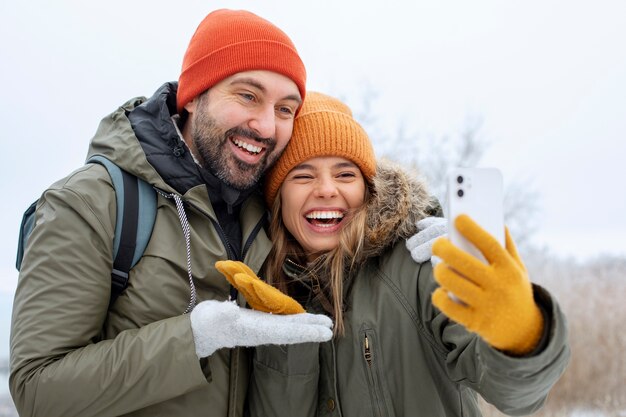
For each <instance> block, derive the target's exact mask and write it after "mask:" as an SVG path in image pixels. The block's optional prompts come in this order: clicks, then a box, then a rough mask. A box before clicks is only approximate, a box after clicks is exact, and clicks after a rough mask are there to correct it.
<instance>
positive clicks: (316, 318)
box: [281, 313, 333, 329]
mask: <svg viewBox="0 0 626 417" xmlns="http://www.w3.org/2000/svg"><path fill="white" fill-rule="evenodd" d="M281 317H282V320H284V321H285V322H294V323H305V324H318V325H320V326H326V327H328V328H329V329H332V327H333V321H332V320H331V319H330V317H328V316H325V315H324V314H311V313H300V314H289V315H284V316H281Z"/></svg>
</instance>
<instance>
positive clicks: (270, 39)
mask: <svg viewBox="0 0 626 417" xmlns="http://www.w3.org/2000/svg"><path fill="white" fill-rule="evenodd" d="M252 70H268V71H274V72H277V73H279V74H282V75H284V76H286V77H288V78H291V79H292V80H293V82H295V83H296V85H297V86H298V90H300V95H301V96H302V98H303V99H304V95H305V85H306V70H305V68H304V64H303V63H302V60H301V59H300V56H299V55H298V51H296V47H295V46H294V44H293V42H291V39H289V37H288V36H287V35H286V34H285V33H284V32H283V31H282V30H280V29H279V28H277V27H276V26H274V25H273V24H272V23H270V22H268V21H267V20H265V19H263V18H261V17H259V16H257V15H255V14H253V13H250V12H248V11H245V10H227V9H220V10H216V11H214V12H211V13H209V14H208V15H207V16H206V17H205V18H204V20H203V21H202V22H201V23H200V25H199V26H198V28H197V29H196V33H194V35H193V36H192V38H191V41H190V42H189V47H188V48H187V52H185V57H184V58H183V68H182V72H181V74H180V78H179V79H178V94H177V99H176V104H177V108H178V112H179V113H180V112H181V111H182V109H183V107H185V104H187V103H188V102H190V101H191V100H193V99H194V98H195V97H196V96H198V95H199V94H201V93H203V92H204V91H206V90H207V89H209V88H210V87H212V86H213V85H215V84H217V83H218V82H220V81H221V80H223V79H224V78H227V77H229V76H231V75H233V74H236V73H238V72H242V71H252Z"/></svg>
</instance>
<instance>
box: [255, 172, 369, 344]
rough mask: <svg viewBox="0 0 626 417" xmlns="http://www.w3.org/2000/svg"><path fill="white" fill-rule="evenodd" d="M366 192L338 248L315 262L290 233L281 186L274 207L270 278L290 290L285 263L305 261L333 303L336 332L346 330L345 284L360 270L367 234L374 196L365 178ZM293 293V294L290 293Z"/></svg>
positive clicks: (302, 263) (347, 224)
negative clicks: (284, 268)
mask: <svg viewBox="0 0 626 417" xmlns="http://www.w3.org/2000/svg"><path fill="white" fill-rule="evenodd" d="M365 184H366V187H365V196H364V199H363V204H362V205H361V207H359V208H357V209H355V210H354V211H353V212H352V213H351V216H350V219H349V220H348V222H347V223H346V224H345V225H344V226H343V228H342V229H341V231H340V235H339V244H338V245H337V247H336V248H334V249H332V250H330V251H328V252H326V253H323V254H321V255H320V256H319V257H318V258H317V259H316V260H315V261H314V262H312V263H310V264H307V256H306V255H307V253H306V252H305V251H304V249H303V248H302V246H300V244H299V243H298V242H297V240H296V239H295V238H294V237H293V236H292V235H291V233H289V231H288V230H287V228H286V227H285V224H284V223H283V219H282V202H281V196H280V194H281V193H280V190H279V192H278V194H277V196H276V199H275V200H274V204H273V205H272V208H271V221H270V238H271V239H272V242H273V245H272V250H271V251H270V254H269V257H268V261H267V262H266V264H265V277H266V279H267V282H269V283H270V284H271V285H273V286H275V287H276V288H278V289H279V290H281V291H282V292H284V293H286V294H288V293H289V292H288V284H289V282H290V281H291V278H290V277H288V276H287V275H286V274H285V272H284V270H283V265H284V263H285V261H286V260H287V259H290V260H291V261H293V262H295V263H296V264H299V265H302V266H304V267H305V269H306V274H308V275H310V276H311V278H312V279H316V280H318V281H319V282H320V287H321V290H322V291H323V292H324V295H325V296H327V297H328V299H329V301H330V305H331V310H332V311H329V313H330V314H331V315H332V317H333V319H334V323H335V325H334V330H333V332H334V334H335V335H343V334H344V330H345V328H344V323H343V312H344V299H343V298H344V297H343V296H344V294H343V292H344V284H345V283H346V282H347V280H348V279H350V278H351V277H352V276H353V275H354V274H355V273H356V272H357V271H356V269H357V266H358V265H357V264H356V262H355V261H356V259H360V258H362V256H361V254H362V253H363V252H364V250H365V247H364V245H365V238H366V234H367V210H366V208H367V205H368V203H369V202H370V200H371V195H372V192H371V190H370V185H369V184H368V183H367V181H366V182H365ZM291 295H293V294H291Z"/></svg>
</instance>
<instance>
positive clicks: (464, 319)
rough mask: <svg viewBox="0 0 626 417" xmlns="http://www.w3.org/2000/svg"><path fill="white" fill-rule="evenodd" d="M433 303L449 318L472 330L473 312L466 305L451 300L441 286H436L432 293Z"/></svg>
mask: <svg viewBox="0 0 626 417" xmlns="http://www.w3.org/2000/svg"><path fill="white" fill-rule="evenodd" d="M432 301H433V305H434V306H435V307H437V308H438V309H439V310H441V312H442V313H443V314H445V315H446V316H447V317H448V318H449V319H451V320H454V321H456V322H457V323H459V324H462V325H463V326H465V327H466V328H467V329H469V330H472V326H471V325H472V321H473V312H472V309H471V308H470V307H468V306H465V305H463V304H460V303H458V302H456V301H453V300H452V299H451V298H450V295H449V294H448V292H447V291H446V290H444V289H443V288H437V289H436V290H435V292H433V295H432Z"/></svg>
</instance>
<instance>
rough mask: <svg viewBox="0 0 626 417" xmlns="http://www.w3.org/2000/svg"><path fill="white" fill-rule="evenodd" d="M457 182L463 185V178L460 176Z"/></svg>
mask: <svg viewBox="0 0 626 417" xmlns="http://www.w3.org/2000/svg"><path fill="white" fill-rule="evenodd" d="M456 182H458V183H459V184H463V176H462V175H459V176H458V177H456Z"/></svg>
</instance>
